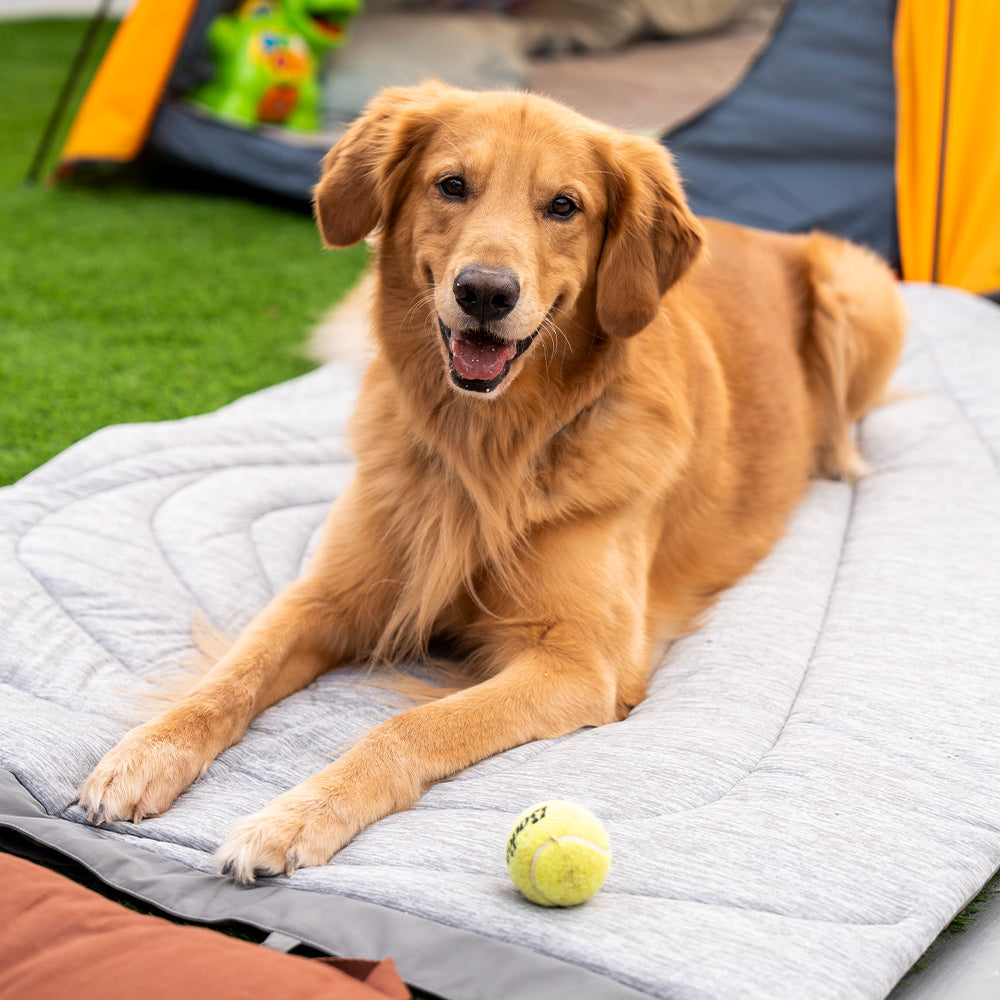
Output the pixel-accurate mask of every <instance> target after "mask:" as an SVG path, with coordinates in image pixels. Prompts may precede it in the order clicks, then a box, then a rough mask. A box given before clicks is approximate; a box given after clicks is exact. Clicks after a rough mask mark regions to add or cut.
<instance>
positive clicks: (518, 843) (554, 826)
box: [507, 799, 611, 906]
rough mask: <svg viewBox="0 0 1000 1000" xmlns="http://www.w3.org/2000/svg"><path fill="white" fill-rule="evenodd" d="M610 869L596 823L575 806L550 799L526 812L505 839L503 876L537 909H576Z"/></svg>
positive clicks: (608, 854) (604, 839) (602, 833)
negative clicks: (509, 879)
mask: <svg viewBox="0 0 1000 1000" xmlns="http://www.w3.org/2000/svg"><path fill="white" fill-rule="evenodd" d="M610 865H611V850H610V848H609V845H608V834H607V831H606V830H605V829H604V827H603V826H602V825H601V821H600V820H599V819H598V818H597V817H596V816H595V815H594V814H593V813H592V812H591V811H590V810H589V809H584V808H583V806H578V805H577V804H576V803H575V802H563V801H561V800H559V799H553V800H551V801H549V802H540V803H539V804H538V805H536V806H532V807H531V808H530V809H526V810H525V811H524V812H523V813H521V815H520V816H518V818H517V822H516V823H515V824H514V826H513V828H512V829H511V831H510V836H509V837H508V838H507V871H508V872H509V873H510V877H511V879H512V880H513V882H514V885H516V886H517V888H518V889H519V890H520V892H521V894H522V895H523V896H525V897H527V898H528V899H530V900H531V901H532V902H533V903H538V905H539V906H576V905H577V904H578V903H582V902H583V901H584V900H587V899H590V897H591V896H593V895H594V893H595V892H597V890H598V889H600V888H601V886H602V885H603V884H604V880H605V879H606V878H607V876H608V868H609V867H610Z"/></svg>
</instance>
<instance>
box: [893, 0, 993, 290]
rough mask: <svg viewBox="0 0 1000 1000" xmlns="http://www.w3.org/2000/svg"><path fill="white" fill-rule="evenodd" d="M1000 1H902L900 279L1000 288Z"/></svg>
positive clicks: (898, 55)
mask: <svg viewBox="0 0 1000 1000" xmlns="http://www.w3.org/2000/svg"><path fill="white" fill-rule="evenodd" d="M998 38H1000V3H982V2H980V0H899V5H898V8H897V19H896V35H895V62H896V107H897V148H896V190H897V202H898V216H899V223H898V224H899V242H900V254H901V257H902V264H903V277H905V278H907V279H908V280H912V281H934V282H939V283H941V284H946V285H956V286H958V287H960V288H965V289H967V290H969V291H972V292H977V293H980V294H990V293H995V292H997V291H1000V129H997V128H996V125H995V123H996V115H997V111H996V109H997V103H998V101H1000V59H998V56H997V48H996V45H997V39H998Z"/></svg>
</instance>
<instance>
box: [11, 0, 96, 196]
mask: <svg viewBox="0 0 1000 1000" xmlns="http://www.w3.org/2000/svg"><path fill="white" fill-rule="evenodd" d="M110 9H111V0H100V3H99V4H98V7H97V10H96V11H94V15H93V17H91V19H90V23H89V24H88V25H87V31H86V34H85V35H84V36H83V40H82V41H81V42H80V47H79V48H78V49H77V51H76V55H75V56H74V58H73V63H72V65H71V66H70V68H69V72H68V73H67V74H66V79H65V80H64V81H63V85H62V89H61V90H60V91H59V96H58V98H56V104H55V107H54V108H53V109H52V114H50V115H49V120H48V122H47V123H46V125H45V131H44V132H43V133H42V138H41V140H40V141H39V143H38V148H37V149H36V150H35V155H34V158H33V159H32V161H31V166H30V167H29V168H28V173H27V175H26V176H25V178H24V184H25V186H27V187H33V186H34V185H35V184H37V183H38V180H39V178H40V176H41V173H42V168H43V167H44V165H45V161H46V160H47V159H48V156H49V152H50V150H51V148H52V143H53V141H54V140H55V136H56V131H57V130H58V128H59V126H60V124H61V123H62V120H63V116H64V114H65V113H66V106H67V105H68V104H69V101H70V98H71V97H72V96H73V91H74V90H75V89H76V85H77V82H78V81H79V79H80V74H81V73H82V72H83V67H84V65H85V64H86V62H87V59H88V58H89V57H90V53H91V51H92V50H93V48H94V43H95V42H96V41H97V33H98V31H100V29H101V26H102V25H103V24H104V22H105V21H106V20H107V18H108V12H109V11H110Z"/></svg>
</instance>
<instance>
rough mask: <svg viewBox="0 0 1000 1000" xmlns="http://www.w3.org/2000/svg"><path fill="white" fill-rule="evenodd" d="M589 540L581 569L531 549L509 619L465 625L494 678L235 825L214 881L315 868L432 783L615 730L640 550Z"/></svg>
mask: <svg viewBox="0 0 1000 1000" xmlns="http://www.w3.org/2000/svg"><path fill="white" fill-rule="evenodd" d="M599 537H600V536H599V533H596V532H595V533H594V534H588V535H585V536H584V537H582V538H581V537H580V536H579V535H578V537H577V539H576V541H577V543H578V544H577V545H575V546H574V549H575V550H576V551H575V552H574V553H572V554H573V555H574V557H577V556H578V557H580V558H573V559H572V560H570V561H569V562H567V561H566V560H565V559H561V558H559V557H558V556H557V553H556V552H554V551H552V547H551V546H546V545H544V544H542V543H541V542H540V543H539V544H538V546H537V554H538V559H537V565H533V572H532V575H531V579H530V580H529V581H526V588H527V591H528V592H527V593H526V594H524V595H519V597H518V600H517V602H516V603H515V604H514V605H512V606H511V607H510V608H509V610H510V611H511V612H512V613H511V614H510V615H509V616H507V615H502V614H501V615H484V616H483V620H482V622H481V623H480V625H478V626H473V627H472V633H473V634H472V636H471V638H472V639H473V640H474V641H475V642H476V644H477V645H478V646H479V647H480V650H481V651H483V655H484V656H485V658H486V660H487V661H489V662H490V664H491V666H492V669H494V670H495V671H496V672H495V673H494V674H493V676H490V677H489V678H488V679H487V680H485V681H483V682H482V683H480V684H477V685H475V686H473V687H470V688H466V689H465V690H462V691H459V692H456V693H454V694H450V695H447V696H446V697H444V698H441V699H440V700H438V701H435V702H432V703H430V704H427V705H421V706H418V707H415V708H411V709H409V710H408V711H405V712H403V713H401V714H399V715H396V716H394V717H393V718H390V719H388V720H386V721H385V722H383V723H381V724H380V725H378V726H376V727H375V728H374V729H372V730H370V731H369V732H368V733H367V734H366V735H365V736H364V737H363V738H362V739H361V740H360V741H359V742H358V743H357V744H355V745H354V746H353V747H352V748H351V749H350V750H348V751H347V752H346V753H344V754H343V756H341V757H340V758H339V759H338V760H337V761H336V762H334V763H333V764H331V765H330V766H329V767H326V768H324V769H323V770H322V771H320V772H319V773H318V774H316V775H314V776H313V777H311V778H309V779H307V780H306V781H304V782H302V783H301V784H300V785H298V786H296V787H295V788H292V789H291V790H289V791H288V792H285V793H284V794H283V795H280V796H278V797H277V798H276V799H274V800H273V801H272V802H271V803H269V804H268V805H267V806H266V807H265V808H264V809H263V810H261V811H260V812H258V813H256V814H255V815H253V816H251V817H249V818H248V819H246V820H244V821H243V822H242V823H241V824H240V825H239V826H237V828H236V829H235V830H234V831H233V833H232V834H231V835H230V837H229V838H228V840H227V841H226V842H225V843H224V844H223V845H222V847H221V848H220V849H219V851H218V853H217V855H216V856H217V859H218V860H219V862H220V864H221V866H222V869H223V871H224V872H227V873H229V874H231V875H232V876H233V877H234V878H235V879H236V880H238V881H242V882H248V881H252V880H253V879H254V878H255V877H256V876H257V875H276V874H281V873H285V874H290V873H291V872H292V871H293V870H294V869H296V868H299V867H304V866H309V865H322V864H325V863H326V862H327V861H328V860H329V859H330V857H331V856H332V855H333V854H335V853H336V852H337V851H339V850H340V849H341V848H342V847H343V846H344V845H345V844H346V843H347V842H348V841H349V840H350V839H351V838H352V837H353V836H354V835H355V834H356V833H358V832H359V831H360V830H361V829H363V828H364V827H366V826H368V825H369V824H370V823H373V822H374V821H376V820H378V819H381V818H382V817H384V816H387V815H389V814H390V813H393V812H398V811H400V810H403V809H407V808H409V807H410V806H412V805H413V804H414V803H415V802H416V800H417V798H418V797H419V796H420V794H421V793H422V792H423V791H424V789H425V788H426V787H427V786H429V785H430V784H432V783H434V782H435V781H439V780H441V779H443V778H447V777H449V776H450V775H453V774H455V773H456V772H458V771H460V770H462V769H464V768H466V767H468V766H469V765H471V764H474V763H476V762H477V761H480V760H483V759H484V758H486V757H489V756H491V755H493V754H496V753H499V752H501V751H503V750H508V749H510V748H512V747H515V746H519V745H521V744H523V743H527V742H530V741H532V740H537V739H548V738H552V737H556V736H561V735H565V734H567V733H570V732H573V731H575V730H577V729H579V728H581V727H584V726H598V725H602V724H604V723H607V722H613V721H616V720H618V719H621V718H622V717H623V716H624V715H625V714H626V712H627V711H628V708H629V707H630V706H631V705H633V704H635V702H636V701H638V700H639V699H640V698H641V697H642V693H643V692H644V690H645V675H646V662H647V658H648V648H647V647H648V638H647V627H646V621H645V614H646V600H645V563H644V560H643V559H642V557H641V553H639V552H638V551H636V550H637V549H639V548H641V547H642V546H641V545H638V546H636V545H633V546H628V551H627V552H626V551H624V550H619V551H618V552H616V553H614V557H613V558H603V559H602V554H601V552H600V551H599V550H595V549H594V548H592V547H591V546H590V545H588V544H587V542H588V541H595V542H596V541H598V540H599ZM563 554H565V552H563ZM567 565H572V566H574V567H575V568H576V569H577V570H578V572H577V573H576V574H575V576H573V577H569V576H567V574H566V573H565V567H566V566H567ZM586 568H590V569H591V570H594V571H595V573H594V575H593V576H588V573H587V572H586ZM619 569H620V570H621V572H618V570H619ZM526 605H527V606H531V607H533V609H534V611H535V615H534V616H532V618H531V619H526V618H525V617H524V616H523V611H524V608H525V606H526ZM557 607H558V608H561V609H562V613H561V614H560V613H559V612H557V611H556V610H555V609H556V608H557ZM517 612H521V614H517ZM505 622H506V623H505ZM480 658H481V659H482V658H483V657H480Z"/></svg>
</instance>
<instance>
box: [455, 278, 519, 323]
mask: <svg viewBox="0 0 1000 1000" xmlns="http://www.w3.org/2000/svg"><path fill="white" fill-rule="evenodd" d="M452 291H453V292H454V293H455V301H456V302H457V303H458V304H459V306H460V307H461V309H462V312H464V313H465V314H466V315H467V316H472V317H473V318H474V319H477V320H479V322H480V323H489V322H491V321H495V320H498V319H503V318H504V316H506V315H507V313H509V312H510V311H511V309H513V308H514V306H516V305H517V300H518V298H519V297H520V295H521V285H520V283H519V282H518V280H517V278H516V277H514V275H513V274H511V272H510V271H506V270H504V269H503V268H489V267H466V268H463V269H462V270H461V271H460V272H459V275H458V277H457V278H456V279H455V284H454V285H453V286H452Z"/></svg>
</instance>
